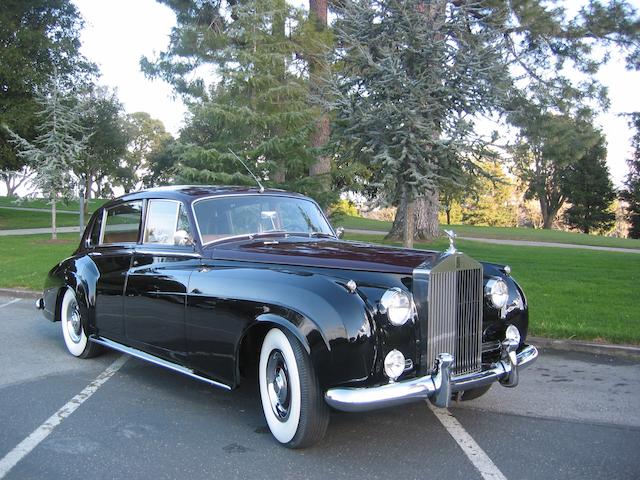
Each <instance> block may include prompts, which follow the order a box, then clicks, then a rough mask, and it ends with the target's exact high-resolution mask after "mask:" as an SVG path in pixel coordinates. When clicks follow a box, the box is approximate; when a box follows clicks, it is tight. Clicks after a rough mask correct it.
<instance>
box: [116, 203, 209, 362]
mask: <svg viewBox="0 0 640 480" xmlns="http://www.w3.org/2000/svg"><path fill="white" fill-rule="evenodd" d="M145 211H146V214H145V217H146V219H145V223H144V228H143V235H142V243H141V244H140V245H138V246H136V249H135V252H134V253H133V260H132V264H131V267H130V269H129V273H128V278H127V286H126V296H125V305H124V309H125V329H126V336H127V340H128V343H131V344H134V345H135V346H137V347H138V348H141V349H143V350H146V351H149V352H150V353H153V354H155V355H160V356H163V357H165V358H169V359H175V358H176V357H180V356H183V355H184V352H185V350H186V341H185V317H184V316H185V306H186V296H187V288H188V285H189V277H190V276H191V273H192V272H193V271H194V270H195V269H197V268H198V267H199V265H200V255H199V254H198V253H197V252H196V251H195V248H194V245H193V240H192V238H193V237H192V236H191V232H192V231H193V230H192V228H191V226H190V225H189V219H188V216H187V214H186V210H185V206H184V205H183V204H182V203H181V202H178V201H175V200H164V199H150V200H148V201H147V206H146V209H145Z"/></svg>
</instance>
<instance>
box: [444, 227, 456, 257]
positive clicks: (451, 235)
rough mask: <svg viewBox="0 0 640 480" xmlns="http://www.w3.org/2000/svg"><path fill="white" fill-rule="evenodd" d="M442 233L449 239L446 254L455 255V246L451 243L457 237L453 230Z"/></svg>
mask: <svg viewBox="0 0 640 480" xmlns="http://www.w3.org/2000/svg"><path fill="white" fill-rule="evenodd" d="M444 233H445V235H446V236H447V237H448V238H449V248H447V253H449V254H452V253H456V252H457V250H456V246H455V244H454V243H453V242H454V240H455V239H456V237H457V236H458V235H456V234H455V232H454V231H453V230H445V231H444Z"/></svg>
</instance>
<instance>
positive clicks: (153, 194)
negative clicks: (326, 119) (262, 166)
mask: <svg viewBox="0 0 640 480" xmlns="http://www.w3.org/2000/svg"><path fill="white" fill-rule="evenodd" d="M238 194H262V195H268V194H272V195H273V194H277V195H283V194H284V195H287V196H292V197H299V198H307V197H305V196H304V195H301V194H299V193H292V192H288V191H286V190H280V189H277V188H265V189H264V192H260V189H259V188H258V187H247V186H236V185H172V186H167V187H156V188H149V189H147V190H140V191H138V192H133V193H127V194H125V195H123V196H121V197H118V198H116V199H114V200H111V201H110V202H108V203H107V204H106V205H105V206H110V205H111V204H114V203H119V202H122V201H128V200H140V199H144V198H167V199H171V200H181V201H183V202H186V203H190V202H192V201H194V200H196V199H198V198H202V197H216V196H224V195H238Z"/></svg>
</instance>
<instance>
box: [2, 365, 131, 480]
mask: <svg viewBox="0 0 640 480" xmlns="http://www.w3.org/2000/svg"><path fill="white" fill-rule="evenodd" d="M128 359H129V356H128V355H122V356H121V357H118V359H117V360H116V361H115V362H113V363H112V364H111V365H109V366H108V367H107V368H106V369H105V370H104V371H103V372H102V373H101V374H100V375H98V376H97V377H96V379H95V380H94V381H93V382H91V383H90V384H89V385H87V386H86V387H85V388H84V390H82V391H81V392H80V393H79V394H77V395H76V396H75V397H73V398H72V399H71V400H69V401H68V402H67V403H66V404H65V405H64V406H63V407H62V408H61V409H60V410H58V411H57V412H56V413H54V414H53V415H51V416H50V417H49V418H48V419H47V420H46V421H45V422H44V423H43V424H42V425H40V426H39V427H38V428H36V429H35V430H34V431H33V433H31V435H29V436H28V437H27V438H25V439H24V440H23V441H22V442H20V443H19V444H18V445H17V446H16V447H15V448H14V449H13V450H11V451H10V452H9V453H7V455H5V457H4V458H3V459H2V460H0V479H2V478H4V477H5V475H6V474H7V473H9V471H10V470H11V469H12V468H13V467H15V466H16V464H17V463H18V462H19V461H20V460H22V459H23V458H24V457H25V456H26V455H28V454H29V453H30V452H31V451H32V450H33V449H34V448H36V447H37V446H38V444H39V443H40V442H42V441H43V440H44V439H45V438H47V437H48V436H49V434H50V433H51V432H52V431H53V429H54V428H56V427H57V426H58V425H60V424H61V423H62V421H63V420H64V419H65V418H67V417H68V416H69V415H71V414H72V413H73V412H75V411H76V409H77V408H78V407H79V406H80V405H82V404H83V403H84V402H85V401H86V400H88V399H89V397H91V395H93V394H94V393H96V390H98V388H100V387H101V386H102V385H103V384H104V383H105V382H106V381H107V380H109V379H110V378H111V377H112V376H113V375H114V374H115V373H116V372H117V371H118V370H120V367H122V366H123V365H124V364H125V362H126V361H127V360H128Z"/></svg>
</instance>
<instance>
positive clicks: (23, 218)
mask: <svg viewBox="0 0 640 480" xmlns="http://www.w3.org/2000/svg"><path fill="white" fill-rule="evenodd" d="M56 225H57V226H58V227H73V226H77V225H78V215H74V214H73V213H58V214H57V215H56ZM44 227H47V228H48V227H51V214H50V213H47V212H37V211H36V212H25V211H24V210H7V209H4V208H0V230H12V229H16V228H44Z"/></svg>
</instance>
